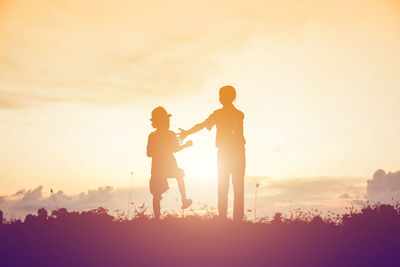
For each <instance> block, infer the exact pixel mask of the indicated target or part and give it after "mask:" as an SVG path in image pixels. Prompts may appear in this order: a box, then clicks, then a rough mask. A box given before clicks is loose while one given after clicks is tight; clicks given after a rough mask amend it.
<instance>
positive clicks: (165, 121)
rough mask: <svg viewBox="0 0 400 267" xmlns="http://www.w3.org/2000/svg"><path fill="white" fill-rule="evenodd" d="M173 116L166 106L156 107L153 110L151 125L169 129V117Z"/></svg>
mask: <svg viewBox="0 0 400 267" xmlns="http://www.w3.org/2000/svg"><path fill="white" fill-rule="evenodd" d="M171 116H172V115H171V114H168V113H167V111H166V110H165V108H163V107H156V108H155V109H153V111H152V112H151V119H150V120H151V126H153V128H156V129H169V117H171Z"/></svg>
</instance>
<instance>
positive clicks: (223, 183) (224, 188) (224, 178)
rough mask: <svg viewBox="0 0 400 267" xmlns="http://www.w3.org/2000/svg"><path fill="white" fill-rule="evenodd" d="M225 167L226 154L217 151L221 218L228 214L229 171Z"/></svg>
mask: <svg viewBox="0 0 400 267" xmlns="http://www.w3.org/2000/svg"><path fill="white" fill-rule="evenodd" d="M227 165H228V164H227V161H226V153H223V151H221V150H220V151H218V214H219V216H220V217H222V218H226V215H227V212H228V191H229V178H230V171H229V168H228V166H227Z"/></svg>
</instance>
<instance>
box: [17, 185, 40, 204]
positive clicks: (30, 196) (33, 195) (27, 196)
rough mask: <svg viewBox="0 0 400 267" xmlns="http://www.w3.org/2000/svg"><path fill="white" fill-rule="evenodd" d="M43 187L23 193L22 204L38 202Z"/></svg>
mask: <svg viewBox="0 0 400 267" xmlns="http://www.w3.org/2000/svg"><path fill="white" fill-rule="evenodd" d="M42 190H43V186H39V187H37V188H36V189H34V190H28V191H26V192H25V193H23V195H24V196H23V198H22V202H28V201H34V200H38V199H40V198H41V197H42Z"/></svg>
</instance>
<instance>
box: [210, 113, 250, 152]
mask: <svg viewBox="0 0 400 267" xmlns="http://www.w3.org/2000/svg"><path fill="white" fill-rule="evenodd" d="M243 120H244V113H243V112H241V111H240V110H238V109H237V108H235V107H234V106H229V107H223V108H221V109H217V110H216V111H214V112H213V113H212V114H211V115H210V116H209V117H208V118H207V119H206V120H205V121H204V123H205V125H206V127H207V129H208V130H211V129H212V127H213V126H214V125H216V127H217V136H216V140H215V145H216V147H217V148H225V149H227V148H242V147H243V146H244V145H245V144H246V141H245V139H244V135H243Z"/></svg>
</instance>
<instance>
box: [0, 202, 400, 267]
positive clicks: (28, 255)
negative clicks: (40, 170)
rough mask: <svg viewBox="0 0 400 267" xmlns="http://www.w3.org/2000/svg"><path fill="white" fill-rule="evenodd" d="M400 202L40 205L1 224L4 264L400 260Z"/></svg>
mask: <svg viewBox="0 0 400 267" xmlns="http://www.w3.org/2000/svg"><path fill="white" fill-rule="evenodd" d="M399 226H400V209H399V206H398V205H396V206H391V205H380V204H377V205H370V206H367V207H365V208H363V209H362V210H359V211H356V210H354V209H350V210H349V212H348V213H346V214H344V215H333V214H331V215H328V216H325V217H321V215H320V214H319V213H318V212H317V211H314V212H312V211H311V212H303V211H302V210H296V211H294V212H293V213H292V214H290V215H288V216H284V215H282V214H280V213H277V214H275V215H274V216H272V217H271V218H268V217H263V218H259V219H258V220H257V221H256V222H250V221H245V222H244V223H242V224H235V223H233V222H232V221H230V220H227V221H221V220H219V219H218V218H217V217H215V216H214V214H212V213H204V215H190V216H182V214H164V217H163V219H162V220H161V221H160V222H158V223H157V222H155V221H154V220H153V219H152V218H151V216H150V214H149V213H148V209H147V208H146V207H145V206H144V205H142V206H138V207H135V210H134V214H133V218H132V219H127V217H126V216H125V215H124V214H123V213H122V212H120V211H119V212H118V211H117V212H115V214H114V215H110V214H109V211H107V210H106V209H104V208H101V207H100V208H97V209H94V210H90V211H84V212H69V211H67V210H66V209H58V210H54V211H52V212H51V213H50V214H49V213H48V212H47V211H46V210H45V209H40V210H39V211H38V214H37V215H31V214H30V215H27V216H26V218H25V220H24V221H23V222H22V221H20V220H11V221H4V223H3V224H2V225H1V226H0V240H1V242H0V244H1V245H0V251H1V252H0V256H1V262H2V266H50V265H51V266H398V265H399V264H398V262H399V260H398V251H399V249H400V227H399Z"/></svg>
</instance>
